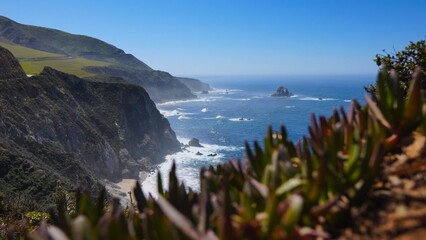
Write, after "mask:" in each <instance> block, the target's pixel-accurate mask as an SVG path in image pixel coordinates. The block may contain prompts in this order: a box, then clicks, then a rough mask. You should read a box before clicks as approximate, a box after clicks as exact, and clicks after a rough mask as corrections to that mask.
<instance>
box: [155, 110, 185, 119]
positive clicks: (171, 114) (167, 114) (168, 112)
mask: <svg viewBox="0 0 426 240" xmlns="http://www.w3.org/2000/svg"><path fill="white" fill-rule="evenodd" d="M160 113H161V114H163V115H164V116H165V117H174V116H180V115H182V112H180V111H178V110H176V109H175V110H160Z"/></svg>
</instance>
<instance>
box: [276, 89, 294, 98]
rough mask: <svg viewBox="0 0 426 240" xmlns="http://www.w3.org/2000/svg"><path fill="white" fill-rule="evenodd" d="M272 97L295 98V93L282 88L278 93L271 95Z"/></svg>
mask: <svg viewBox="0 0 426 240" xmlns="http://www.w3.org/2000/svg"><path fill="white" fill-rule="evenodd" d="M271 96H272V97H291V96H293V93H291V92H290V91H288V89H287V88H285V87H283V86H280V87H279V88H278V89H277V91H276V92H275V93H274V94H272V95H271Z"/></svg>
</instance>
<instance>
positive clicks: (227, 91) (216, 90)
mask: <svg viewBox="0 0 426 240" xmlns="http://www.w3.org/2000/svg"><path fill="white" fill-rule="evenodd" d="M242 91H243V90H241V89H229V88H214V89H213V90H211V91H210V93H215V94H232V93H235V92H242Z"/></svg>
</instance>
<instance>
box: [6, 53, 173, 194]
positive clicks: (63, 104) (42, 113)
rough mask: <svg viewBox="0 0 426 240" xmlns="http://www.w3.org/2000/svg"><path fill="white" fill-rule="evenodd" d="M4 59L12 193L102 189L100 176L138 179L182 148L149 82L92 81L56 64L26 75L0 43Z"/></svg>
mask: <svg viewBox="0 0 426 240" xmlns="http://www.w3.org/2000/svg"><path fill="white" fill-rule="evenodd" d="M0 60H1V62H0V66H9V67H7V68H5V69H2V74H0V76H1V79H0V113H1V116H2V117H1V120H0V166H1V171H0V183H3V184H6V185H4V186H6V188H5V189H6V192H7V191H9V192H14V191H21V192H22V191H24V192H27V191H29V192H30V193H32V194H34V196H38V195H37V191H39V192H42V193H43V194H46V192H49V193H51V192H52V189H54V183H55V182H56V181H61V182H62V183H63V184H65V185H68V186H72V185H74V187H83V188H89V189H91V188H95V190H99V189H100V184H99V181H100V180H101V179H108V180H112V181H114V180H117V179H121V178H123V177H127V178H136V177H137V176H138V174H139V171H140V170H143V169H146V167H147V166H150V165H152V164H155V163H159V162H161V161H162V160H163V157H164V156H165V155H166V154H170V153H173V152H176V151H179V150H180V143H179V142H178V141H177V139H176V136H175V133H174V132H173V130H172V129H171V128H170V125H169V122H168V121H167V119H165V118H164V117H163V115H161V114H160V112H159V111H158V110H157V109H156V107H155V104H154V102H153V101H152V100H151V99H150V98H149V95H148V94H147V92H146V91H145V90H144V89H143V88H142V87H139V86H135V85H130V84H121V83H99V82H89V81H86V80H83V79H80V78H78V77H76V76H73V75H69V74H66V73H63V72H60V71H57V70H54V69H52V68H45V69H44V70H43V72H42V73H41V74H40V75H37V76H33V77H30V78H26V77H24V78H22V73H23V71H22V69H21V68H20V66H19V65H18V66H17V65H16V64H9V65H7V64H6V63H9V62H10V63H12V62H14V61H16V60H15V59H14V58H13V57H12V55H11V54H10V53H9V52H8V51H7V50H5V49H2V48H0ZM9 73H13V74H9ZM13 76H16V77H17V78H16V77H15V78H12V77H13ZM24 76H25V75H24ZM19 178H24V180H25V181H18V180H16V179H19ZM14 179H15V180H14ZM43 179H44V180H43ZM30 182H36V183H37V182H40V184H35V185H34V184H29V183H30ZM46 183H47V184H46ZM31 196H33V195H31ZM40 196H43V195H42V194H40ZM30 198H31V197H30ZM35 198H37V197H35Z"/></svg>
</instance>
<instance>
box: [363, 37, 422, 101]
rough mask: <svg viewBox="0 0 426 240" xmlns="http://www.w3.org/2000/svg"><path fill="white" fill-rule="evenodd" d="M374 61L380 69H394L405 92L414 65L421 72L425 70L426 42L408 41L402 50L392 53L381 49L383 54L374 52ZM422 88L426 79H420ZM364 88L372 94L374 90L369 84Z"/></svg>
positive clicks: (374, 87)
mask: <svg viewBox="0 0 426 240" xmlns="http://www.w3.org/2000/svg"><path fill="white" fill-rule="evenodd" d="M374 61H375V62H376V64H377V66H378V67H379V68H380V69H381V70H382V69H386V70H387V71H389V72H390V71H392V70H394V71H396V72H397V74H398V75H399V78H398V79H399V80H398V81H399V84H400V87H401V88H402V89H404V90H405V93H406V92H407V90H408V83H409V82H410V80H411V78H412V74H413V72H414V69H415V68H416V66H419V67H420V68H421V70H422V71H423V73H424V72H425V70H426V42H425V40H420V41H418V42H410V44H409V45H408V46H406V47H405V49H404V50H402V51H399V52H396V51H394V53H393V54H390V53H388V52H387V51H386V50H383V54H376V58H375V59H374ZM422 89H423V90H426V79H422ZM365 90H366V91H367V92H369V93H370V94H372V95H373V94H374V93H375V92H376V86H373V85H370V86H369V87H365Z"/></svg>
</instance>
